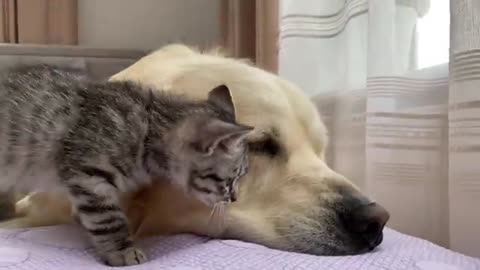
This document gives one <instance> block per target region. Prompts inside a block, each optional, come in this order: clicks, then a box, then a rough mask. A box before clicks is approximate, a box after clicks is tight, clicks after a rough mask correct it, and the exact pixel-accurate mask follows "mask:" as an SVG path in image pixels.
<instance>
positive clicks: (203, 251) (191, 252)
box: [0, 226, 480, 270]
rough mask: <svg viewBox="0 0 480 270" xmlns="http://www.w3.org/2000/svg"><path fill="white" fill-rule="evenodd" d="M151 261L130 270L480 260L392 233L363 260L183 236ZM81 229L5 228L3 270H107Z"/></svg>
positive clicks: (331, 269) (463, 268)
mask: <svg viewBox="0 0 480 270" xmlns="http://www.w3.org/2000/svg"><path fill="white" fill-rule="evenodd" d="M139 245H140V246H142V247H143V248H144V249H145V251H146V252H147V253H148V255H149V257H150V261H149V262H148V263H146V264H143V265H139V266H132V267H128V268H125V269H159V270H207V269H208V270H210V269H212V270H215V269H228V270H236V269H245V270H276V269H312V270H313V269H315V270H324V269H325V270H326V269H328V270H340V269H342V270H343V269H345V270H347V269H348V270H356V269H359V270H360V269H361V270H370V269H372V270H380V269H381V270H400V269H414V270H474V269H480V259H479V258H472V257H467V256H464V255H461V254H458V253H455V252H452V251H449V250H447V249H444V248H441V247H439V246H437V245H434V244H432V243H430V242H428V241H425V240H421V239H418V238H414V237H411V236H407V235H404V234H401V233H398V232H396V231H393V230H390V229H386V231H385V240H384V243H383V244H382V245H381V246H380V247H379V248H378V249H377V250H376V251H374V252H371V253H368V254H365V255H359V256H343V257H322V256H312V255H306V254H298V253H291V252H284V251H279V250H274V249H269V248H266V247H263V246H260V245H256V244H251V243H245V242H241V241H234V240H218V239H208V238H203V237H198V236H193V235H177V236H169V237H155V238H150V239H145V240H143V241H141V242H140V243H139ZM107 268H110V267H107V266H104V265H102V264H101V263H99V262H98V261H97V258H96V257H95V255H94V253H93V251H92V249H91V248H90V247H89V245H88V243H87V242H86V240H85V235H84V234H83V233H82V231H81V230H79V229H78V228H76V227H72V226H58V227H43V228H36V229H29V230H0V269H15V270H22V269H42V270H43V269H45V270H47V269H48V270H55V269H62V270H65V269H66V270H77V269H78V270H80V269H107Z"/></svg>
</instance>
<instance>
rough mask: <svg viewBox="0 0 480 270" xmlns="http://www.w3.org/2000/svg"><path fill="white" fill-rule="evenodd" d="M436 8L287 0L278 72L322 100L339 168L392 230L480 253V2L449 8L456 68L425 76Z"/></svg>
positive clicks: (378, 0) (378, 1) (380, 1)
mask: <svg viewBox="0 0 480 270" xmlns="http://www.w3.org/2000/svg"><path fill="white" fill-rule="evenodd" d="M434 1H439V0H434ZM429 5H430V3H429V1H428V0H302V1H298V0H283V1H282V2H281V5H280V9H281V12H280V16H281V22H280V23H281V31H280V51H279V73H280V76H283V77H286V78H288V79H290V80H292V81H294V82H295V83H297V84H298V85H300V86H301V87H302V88H303V89H304V90H305V91H306V92H307V93H308V94H309V95H311V96H312V98H313V100H314V101H315V103H316V104H317V105H318V108H319V110H320V111H321V112H322V114H323V118H324V120H325V122H326V124H327V126H328V127H329V132H330V137H331V145H330V149H329V157H328V158H329V162H330V164H331V165H332V166H333V167H334V168H335V169H336V170H338V171H340V172H342V173H343V174H344V175H346V176H347V177H349V178H350V179H351V180H352V181H354V182H356V183H357V184H358V185H359V186H360V187H361V188H362V189H364V190H365V192H367V193H368V194H370V195H371V196H372V197H373V198H375V199H376V200H377V201H379V202H380V203H382V204H383V205H385V206H386V207H387V208H388V209H389V210H390V212H391V214H392V218H391V221H390V223H389V226H390V227H392V228H394V229H397V230H399V231H401V232H404V233H408V234H412V235H415V236H418V237H422V238H425V239H428V240H431V241H433V242H436V243H438V244H440V245H443V246H446V247H449V248H451V249H454V250H457V251H460V252H463V253H465V254H468V255H473V256H480V68H479V66H480V1H478V0H452V1H451V8H450V9H451V52H450V53H451V55H450V72H449V66H448V65H447V64H444V65H440V66H434V67H431V68H427V69H422V70H419V69H417V49H416V48H417V46H416V43H417V35H416V26H417V22H418V19H419V18H420V17H422V16H424V15H425V14H426V13H427V12H428V10H429ZM446 19H448V18H446ZM436 31H449V29H437V30H436Z"/></svg>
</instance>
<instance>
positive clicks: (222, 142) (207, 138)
mask: <svg viewBox="0 0 480 270" xmlns="http://www.w3.org/2000/svg"><path fill="white" fill-rule="evenodd" d="M252 130H253V128H252V127H248V126H243V125H237V124H232V123H227V122H224V121H221V120H218V119H213V120H211V121H209V122H208V123H207V124H206V125H205V126H203V127H202V128H200V129H199V130H198V133H197V136H196V140H195V148H196V149H197V151H199V152H200V153H202V154H204V155H211V154H213V153H214V152H215V151H217V150H219V149H222V150H224V151H226V152H228V153H233V152H235V151H236V150H238V149H239V148H240V147H241V143H242V142H243V141H244V140H245V139H246V136H247V135H248V134H249V133H250V132H251V131H252Z"/></svg>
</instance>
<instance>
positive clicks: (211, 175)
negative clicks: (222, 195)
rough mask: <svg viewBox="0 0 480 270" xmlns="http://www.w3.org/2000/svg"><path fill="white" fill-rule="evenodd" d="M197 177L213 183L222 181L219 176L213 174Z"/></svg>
mask: <svg viewBox="0 0 480 270" xmlns="http://www.w3.org/2000/svg"><path fill="white" fill-rule="evenodd" d="M199 177H200V178H201V179H212V180H213V181H215V182H223V179H222V178H220V176H218V175H216V174H214V173H210V174H206V175H200V176H199Z"/></svg>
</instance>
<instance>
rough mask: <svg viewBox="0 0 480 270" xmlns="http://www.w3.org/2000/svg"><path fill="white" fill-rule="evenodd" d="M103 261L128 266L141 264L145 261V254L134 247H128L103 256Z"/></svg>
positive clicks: (112, 264) (113, 264) (111, 264)
mask: <svg viewBox="0 0 480 270" xmlns="http://www.w3.org/2000/svg"><path fill="white" fill-rule="evenodd" d="M104 260H105V263H106V264H108V265H110V266H129V265H137V264H142V263H144V262H146V261H147V256H146V255H145V254H144V253H143V251H141V250H140V249H138V248H136V247H129V248H127V249H124V250H122V251H116V252H112V253H110V254H108V255H105V256H104Z"/></svg>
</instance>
